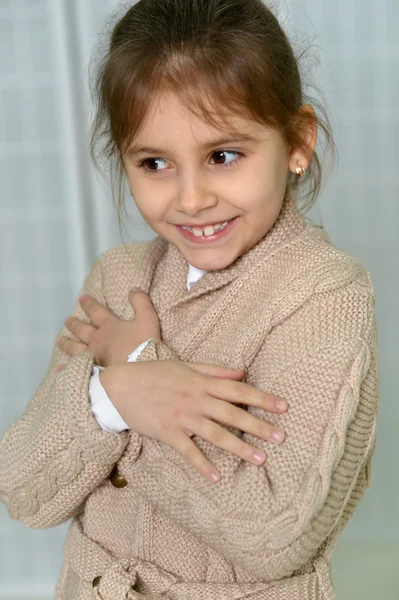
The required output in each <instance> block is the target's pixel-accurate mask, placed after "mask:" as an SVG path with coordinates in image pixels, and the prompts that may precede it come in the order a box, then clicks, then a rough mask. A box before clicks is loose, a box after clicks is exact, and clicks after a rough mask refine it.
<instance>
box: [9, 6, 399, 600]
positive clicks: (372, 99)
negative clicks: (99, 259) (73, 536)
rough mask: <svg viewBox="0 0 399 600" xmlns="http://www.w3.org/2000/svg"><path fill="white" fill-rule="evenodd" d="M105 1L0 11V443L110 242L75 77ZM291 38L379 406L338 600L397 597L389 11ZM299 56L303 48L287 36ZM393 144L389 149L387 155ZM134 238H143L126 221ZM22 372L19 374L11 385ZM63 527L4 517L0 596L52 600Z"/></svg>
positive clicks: (80, 78) (317, 17)
mask: <svg viewBox="0 0 399 600" xmlns="http://www.w3.org/2000/svg"><path fill="white" fill-rule="evenodd" d="M115 6H116V3H115V2H114V1H113V0H0V181H1V195H0V257H1V258H0V289H1V294H0V315H1V327H0V339H1V346H0V353H1V355H0V436H1V435H2V434H3V432H4V430H5V429H6V428H7V427H8V426H9V425H10V424H11V422H12V421H14V420H15V419H16V418H18V417H19V416H20V415H21V413H22V412H23V410H24V408H25V406H26V404H27V402H28V401H29V399H30V398H31V397H32V395H33V393H34V391H35V389H36V388H37V386H38V384H39V381H40V380H41V378H42V376H43V374H44V372H45V369H46V368H47V364H48V361H49V359H50V352H51V347H52V344H53V340H54V336H55V334H56V332H57V331H58V330H59V328H60V326H61V324H62V321H63V319H64V318H65V317H66V316H68V315H69V314H70V311H71V308H72V305H73V302H74V299H75V296H76V294H77V292H78V290H79V288H80V286H81V284H82V282H83V279H84V276H85V275H86V273H87V271H88V269H89V266H90V262H91V261H92V260H93V259H94V258H95V257H96V256H97V255H98V254H99V253H100V252H102V251H104V250H106V249H108V248H110V247H111V246H114V245H116V244H118V243H120V241H121V240H120V237H119V233H118V229H117V225H116V219H115V217H114V214H113V209H112V205H111V199H110V193H109V190H107V189H106V187H104V185H103V184H100V183H99V181H97V179H96V177H95V176H94V171H93V168H92V166H91V164H90V162H89V158H88V153H87V150H86V147H87V141H88V138H87V129H88V122H89V116H90V115H89V106H90V103H89V100H88V98H87V91H86V89H85V85H84V81H85V70H86V65H87V61H88V58H89V55H90V52H91V49H92V46H93V44H94V43H95V42H96V41H97V40H98V34H99V32H100V31H101V26H102V23H103V19H104V16H105V15H106V13H107V12H108V11H110V10H112V9H114V7H115ZM280 16H281V19H282V20H283V22H284V26H285V28H286V30H287V31H288V33H289V34H290V35H292V36H298V35H300V34H301V32H302V34H303V33H304V34H308V35H309V36H310V37H311V38H313V37H314V43H315V44H317V45H318V46H320V51H319V56H320V65H319V67H318V68H317V69H316V71H315V73H314V75H315V81H316V83H317V84H318V85H320V86H321V87H322V88H323V89H324V92H325V94H326V96H327V101H328V106H329V109H330V114H331V115H332V120H333V127H334V133H335V137H336V142H337V145H338V148H339V154H340V162H339V166H338V169H337V171H336V174H335V177H334V178H333V179H332V181H331V183H330V185H329V186H328V187H327V189H325V190H324V191H323V193H322V195H321V196H320V198H319V201H318V204H317V209H316V210H315V209H313V210H312V211H311V213H310V215H311V216H312V217H313V218H314V220H315V221H316V222H318V221H319V219H320V216H321V217H322V219H323V222H324V225H325V227H326V229H327V230H328V232H329V233H330V235H331V237H332V239H333V241H334V242H335V244H336V245H337V246H339V247H341V248H343V249H344V250H346V251H347V252H350V253H351V254H353V255H354V256H356V257H357V258H359V259H360V261H361V262H362V263H363V264H364V265H365V266H366V267H367V268H368V269H369V270H370V271H371V274H372V278H373V281H374V284H375V287H376V292H377V318H378V324H379V340H380V342H379V355H380V364H381V408H380V421H379V432H378V443H377V451H376V454H375V456H374V463H373V467H374V468H373V475H372V481H373V483H372V488H371V490H369V491H368V492H367V494H366V496H365V498H364V499H363V501H362V503H361V506H360V508H359V509H358V511H357V513H356V515H355V516H354V517H353V518H352V520H351V522H350V523H349V525H348V527H347V528H346V529H345V531H344V532H343V534H342V535H341V538H340V542H339V544H338V547H337V550H336V553H335V556H334V562H333V574H334V581H335V585H336V588H337V593H338V598H339V600H346V599H348V600H349V599H350V600H354V599H358V598H359V599H360V598H362V600H366V599H368V598H370V599H373V600H374V599H375V598H377V597H378V598H384V600H394V599H397V598H398V597H399V575H398V565H399V518H398V497H399V484H398V477H397V461H398V450H399V442H398V436H397V431H398V425H399V408H398V402H397V398H398V393H397V389H396V385H395V367H396V372H397V366H398V358H399V351H398V340H399V327H398V325H399V322H398V311H397V306H398V300H397V299H398V296H399V277H398V268H399V258H398V257H399V243H398V235H397V228H398V225H399V202H398V200H399V194H398V185H397V163H398V153H397V152H395V150H396V149H397V141H398V138H399V135H398V134H399V121H398V106H399V82H398V73H399V42H398V19H399V3H398V2H396V1H395V0H378V2H377V0H351V1H349V2H348V1H347V0H334V1H333V2H331V1H330V0H307V1H306V0H297V1H289V2H287V3H286V4H281V10H280ZM293 39H294V40H297V41H298V43H301V42H300V40H301V38H300V37H299V38H298V37H294V38H293ZM395 142H396V146H395ZM130 218H131V222H132V226H131V227H130V239H132V240H137V239H143V240H145V239H151V238H152V237H153V235H154V234H153V232H152V231H151V230H150V229H149V228H148V226H147V225H146V224H145V223H144V221H143V220H142V219H141V217H140V216H139V215H138V213H137V211H136V210H135V209H134V207H133V208H132V210H131V217H130ZM22 371H23V376H21V372H22ZM67 527H68V523H66V524H63V525H60V526H59V527H57V528H54V529H50V530H44V531H35V530H29V529H27V528H25V526H23V525H22V524H20V523H19V522H15V521H12V520H11V519H10V518H9V516H8V513H7V511H6V510H5V508H4V506H3V505H0V535H1V537H0V598H2V599H4V598H7V599H11V598H40V599H42V600H44V599H45V598H52V597H53V595H54V583H55V580H56V578H57V575H58V572H59V570H60V568H61V563H62V545H63V542H64V539H65V534H66V530H67Z"/></svg>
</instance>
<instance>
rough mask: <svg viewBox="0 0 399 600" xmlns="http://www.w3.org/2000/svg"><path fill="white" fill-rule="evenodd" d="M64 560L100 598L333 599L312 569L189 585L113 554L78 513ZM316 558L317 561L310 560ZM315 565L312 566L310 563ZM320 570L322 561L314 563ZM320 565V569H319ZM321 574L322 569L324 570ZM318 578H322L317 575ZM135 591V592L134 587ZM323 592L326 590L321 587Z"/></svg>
mask: <svg viewBox="0 0 399 600" xmlns="http://www.w3.org/2000/svg"><path fill="white" fill-rule="evenodd" d="M64 558H65V560H66V562H67V567H68V568H71V569H72V570H73V571H74V572H75V573H76V574H77V575H78V576H79V577H80V578H81V579H82V580H84V581H85V582H87V583H89V584H90V585H91V586H92V588H93V598H98V599H101V600H215V599H216V598H217V599H218V600H239V599H240V598H245V599H246V600H280V599H281V598H284V599H287V600H288V599H292V600H294V599H297V598H304V599H306V600H325V599H326V598H328V599H330V598H334V596H330V594H327V596H326V595H325V594H324V593H323V591H322V589H323V587H324V586H323V584H322V581H321V580H320V574H321V573H318V572H317V571H318V570H319V569H318V568H317V569H316V570H315V571H314V572H312V573H305V574H303V575H297V576H293V577H288V578H286V579H281V580H279V581H273V582H271V583H266V582H257V583H206V582H203V583H202V582H200V583H192V582H184V581H183V580H182V578H181V577H177V576H175V575H173V574H172V573H169V572H167V571H165V570H164V569H161V568H160V567H158V566H156V565H154V564H153V563H151V562H149V561H145V560H141V559H138V558H133V559H127V558H116V557H114V556H112V555H111V554H110V553H109V552H107V551H106V550H105V549H104V548H103V547H102V546H100V544H98V543H97V542H95V541H94V540H92V539H90V538H89V537H88V536H87V535H86V534H85V533H84V532H83V527H82V523H81V521H80V518H79V517H75V518H74V519H73V521H72V523H71V525H70V528H69V531H68V536H67V540H66V542H65V546H64ZM316 560H320V559H316ZM315 566H316V565H315ZM319 567H321V570H322V571H323V570H325V567H326V565H319ZM323 567H324V568H323ZM324 575H326V573H324ZM321 579H322V580H323V579H324V581H325V578H324V577H322V578H321ZM138 589H140V592H139V591H138ZM325 591H326V590H325Z"/></svg>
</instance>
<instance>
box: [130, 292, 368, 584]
mask: <svg viewBox="0 0 399 600" xmlns="http://www.w3.org/2000/svg"><path fill="white" fill-rule="evenodd" d="M374 304H375V302H374V294H373V291H372V290H370V288H368V287H367V286H364V284H362V283H358V282H356V281H355V282H352V283H350V284H348V285H346V286H345V287H343V288H341V289H335V290H330V291H328V292H326V291H324V292H320V293H318V294H315V295H314V296H312V298H311V299H309V300H306V301H305V302H304V305H303V306H302V307H301V308H300V309H299V310H297V311H296V312H294V314H292V315H291V316H290V317H288V318H286V319H285V320H283V321H282V322H281V323H279V324H276V326H275V327H274V328H273V329H271V330H270V331H269V334H268V335H267V336H266V339H265V340H264V342H263V344H262V346H261V348H260V350H259V352H258V353H257V355H256V356H255V358H254V360H253V362H252V364H251V365H250V368H249V370H248V374H247V375H248V376H247V383H249V384H250V385H253V386H254V387H256V388H258V389H260V390H262V391H265V392H268V393H273V394H276V395H278V396H279V397H281V398H284V399H286V400H287V402H288V405H289V409H288V411H287V412H286V413H284V414H282V415H276V414H272V413H266V412H265V411H263V410H262V409H259V408H255V407H248V412H250V413H251V414H254V415H256V416H257V417H258V418H259V419H262V420H265V421H268V422H271V423H273V424H275V425H276V426H279V427H281V428H282V429H283V430H284V431H285V433H286V439H285V441H284V442H283V443H282V444H279V445H276V444H273V443H269V442H266V441H265V440H263V439H261V438H257V437H255V436H253V435H251V434H248V433H243V432H240V433H239V434H238V435H239V437H241V438H242V439H243V440H244V441H246V442H248V443H250V444H252V445H254V446H256V447H258V448H260V449H262V450H264V451H265V453H266V456H267V458H266V461H265V463H264V464H263V465H261V466H257V465H253V464H251V463H249V462H247V461H244V460H242V459H240V458H239V457H237V456H235V455H233V454H231V453H229V452H227V451H225V450H223V449H221V448H219V447H218V446H216V445H214V444H212V443H210V442H208V441H205V440H202V439H200V438H198V437H197V436H194V437H193V441H195V443H196V444H197V446H198V447H199V448H200V449H201V451H202V452H203V453H204V455H205V456H206V457H207V459H208V460H209V461H210V462H211V463H212V464H213V465H215V466H216V467H217V468H218V470H219V471H220V473H221V480H220V481H219V483H216V484H212V483H210V482H208V481H207V480H206V479H205V478H204V477H203V476H201V475H200V474H199V473H198V472H197V471H196V470H195V469H194V468H193V467H192V466H191V465H190V464H189V463H188V462H187V461H186V460H185V459H183V458H182V457H181V456H180V454H179V453H178V452H177V451H175V450H174V449H172V448H170V447H169V446H167V445H165V444H161V443H159V442H157V441H155V440H150V439H147V438H145V439H144V440H143V449H142V454H141V457H140V461H139V464H138V465H137V466H138V470H137V472H136V475H137V479H136V480H135V484H136V490H137V491H138V493H139V494H141V495H142V496H143V497H144V498H146V499H147V500H148V501H149V502H150V503H152V504H153V506H154V507H155V508H156V509H158V510H159V511H162V512H163V513H164V514H165V515H167V516H168V517H169V518H170V519H172V520H173V521H174V522H176V523H177V524H178V525H179V526H180V527H182V528H183V529H185V530H187V531H189V532H190V533H192V534H193V535H195V536H196V537H197V538H198V539H199V540H200V541H201V542H203V543H204V544H208V545H209V546H210V547H212V548H213V549H214V550H216V551H217V552H219V553H221V554H222V555H223V556H224V557H225V558H226V559H227V560H230V561H231V562H232V563H233V564H236V565H238V566H240V567H241V568H243V569H244V570H246V571H247V572H248V573H250V574H251V575H252V576H254V577H255V578H260V579H261V580H263V581H266V580H268V579H270V580H272V579H273V580H274V579H280V578H283V577H287V576H290V575H291V574H292V573H293V572H294V571H295V570H297V569H299V568H301V567H303V566H304V565H305V564H306V563H307V562H308V561H309V560H310V559H311V558H312V557H313V556H314V555H315V554H316V552H317V549H318V548H319V547H320V546H321V544H322V543H323V541H324V540H326V538H327V537H328V535H329V534H330V533H331V532H332V531H333V530H334V528H335V527H336V526H338V527H339V525H340V523H341V524H342V522H341V517H343V515H344V514H345V515H348V511H349V509H348V506H350V507H351V508H350V511H349V512H353V511H354V509H355V507H356V504H357V502H358V501H360V499H361V497H362V496H363V494H364V492H365V489H366V488H367V487H368V485H369V483H370V470H369V469H370V460H371V455H372V453H373V450H374V446H375V429H376V419H377V400H378V362H377V358H376V340H377V335H376V328H375V316H374ZM156 346H157V348H154V347H152V356H150V355H148V358H146V357H145V356H144V355H142V356H141V357H140V359H139V360H155V359H157V358H158V359H159V358H164V359H165V358H173V353H172V352H170V353H169V351H168V348H167V347H166V346H165V345H164V344H161V343H157V344H156ZM150 350H151V347H148V348H147V352H149V351H150ZM224 427H226V428H227V429H229V430H230V431H231V432H237V430H236V429H233V428H231V427H227V426H224ZM365 469H366V471H367V473H368V477H367V478H366V479H365V478H364V477H363V475H364V472H365ZM358 480H359V481H360V480H361V481H363V482H364V485H363V486H362V489H361V491H360V493H359V487H357V489H356V490H355V486H356V483H357V481H358ZM352 492H353V493H354V495H356V497H357V500H356V501H354V499H353V498H352V497H351V496H352Z"/></svg>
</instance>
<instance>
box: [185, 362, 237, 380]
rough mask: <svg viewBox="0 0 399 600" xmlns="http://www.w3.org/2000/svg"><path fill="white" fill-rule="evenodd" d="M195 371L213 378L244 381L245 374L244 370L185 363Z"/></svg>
mask: <svg viewBox="0 0 399 600" xmlns="http://www.w3.org/2000/svg"><path fill="white" fill-rule="evenodd" d="M185 364H186V365H187V366H188V367H190V369H193V371H197V373H202V375H209V376H211V377H219V378H221V379H222V378H223V379H227V378H231V379H242V378H243V377H244V374H245V370H244V369H227V368H225V367H219V366H218V365H211V364H203V363H190V362H186V363H185Z"/></svg>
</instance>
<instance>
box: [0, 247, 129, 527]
mask: <svg viewBox="0 0 399 600" xmlns="http://www.w3.org/2000/svg"><path fill="white" fill-rule="evenodd" d="M100 263H101V257H99V258H98V259H97V260H96V261H94V263H93V265H92V268H91V271H90V273H89V274H88V275H87V277H86V279H85V282H84V286H83V290H81V292H80V293H79V296H81V295H82V293H88V294H90V295H92V296H93V297H94V298H96V299H97V300H98V302H100V303H102V304H105V299H104V297H103V295H102V291H101V290H102V274H101V264H100ZM79 296H78V297H79ZM73 315H74V316H77V317H78V318H79V319H80V320H82V321H86V322H88V317H87V315H86V314H85V313H84V311H83V309H82V308H81V306H80V304H79V301H78V300H77V301H76V303H75V308H74V311H73ZM61 334H62V335H65V336H69V337H71V338H74V336H72V334H71V333H70V332H69V331H68V329H67V328H66V327H63V328H62V330H61V331H60V333H59V335H61ZM57 337H58V336H57ZM75 339H76V338H75ZM94 360H95V357H94V354H93V353H91V352H85V353H84V354H81V355H78V356H74V357H69V356H67V355H66V354H65V353H64V352H63V351H62V350H60V349H59V348H58V347H57V346H56V345H54V348H53V353H52V357H51V361H50V365H49V367H48V370H47V373H46V375H45V376H44V378H43V380H42V382H41V384H40V385H39V388H38V389H37V391H36V393H35V394H34V396H33V398H32V399H31V400H30V402H29V404H28V406H27V408H26V409H25V411H24V413H23V414H22V415H21V416H20V417H19V419H17V420H16V421H15V422H14V423H13V424H12V425H11V426H10V427H9V428H8V430H7V431H6V432H5V434H4V436H3V438H2V440H1V441H0V500H1V501H2V502H3V503H4V504H5V506H6V508H7V510H8V512H9V514H10V516H11V518H13V519H19V520H20V521H22V522H23V523H24V524H25V525H27V526H28V527H33V528H47V527H53V526H55V525H58V524H59V523H62V522H63V521H66V520H68V519H69V518H70V517H71V516H73V514H75V513H77V512H79V510H80V508H81V505H82V503H83V502H84V501H85V499H86V498H87V496H88V495H89V494H90V493H91V492H92V491H93V490H94V489H95V488H96V487H97V486H98V485H99V484H100V483H101V482H102V481H103V480H104V479H105V478H106V477H108V475H109V473H110V472H111V471H112V468H113V466H114V465H115V463H116V462H117V461H118V459H119V457H120V456H121V455H122V453H123V451H124V449H125V447H126V445H127V443H128V441H129V440H131V443H132V444H133V445H134V444H136V445H137V453H136V454H137V456H138V453H139V450H140V448H141V436H138V435H137V434H135V432H133V431H129V432H127V431H124V432H122V433H109V432H107V431H104V430H102V429H101V427H100V426H99V425H98V423H97V422H96V420H95V418H94V416H93V414H92V412H91V410H90V405H89V382H90V377H91V374H92V367H93V364H94ZM66 362H67V365H66V367H65V368H64V369H63V370H62V371H61V372H59V373H58V374H57V373H56V372H55V370H56V368H57V366H59V365H61V364H65V363H66Z"/></svg>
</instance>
